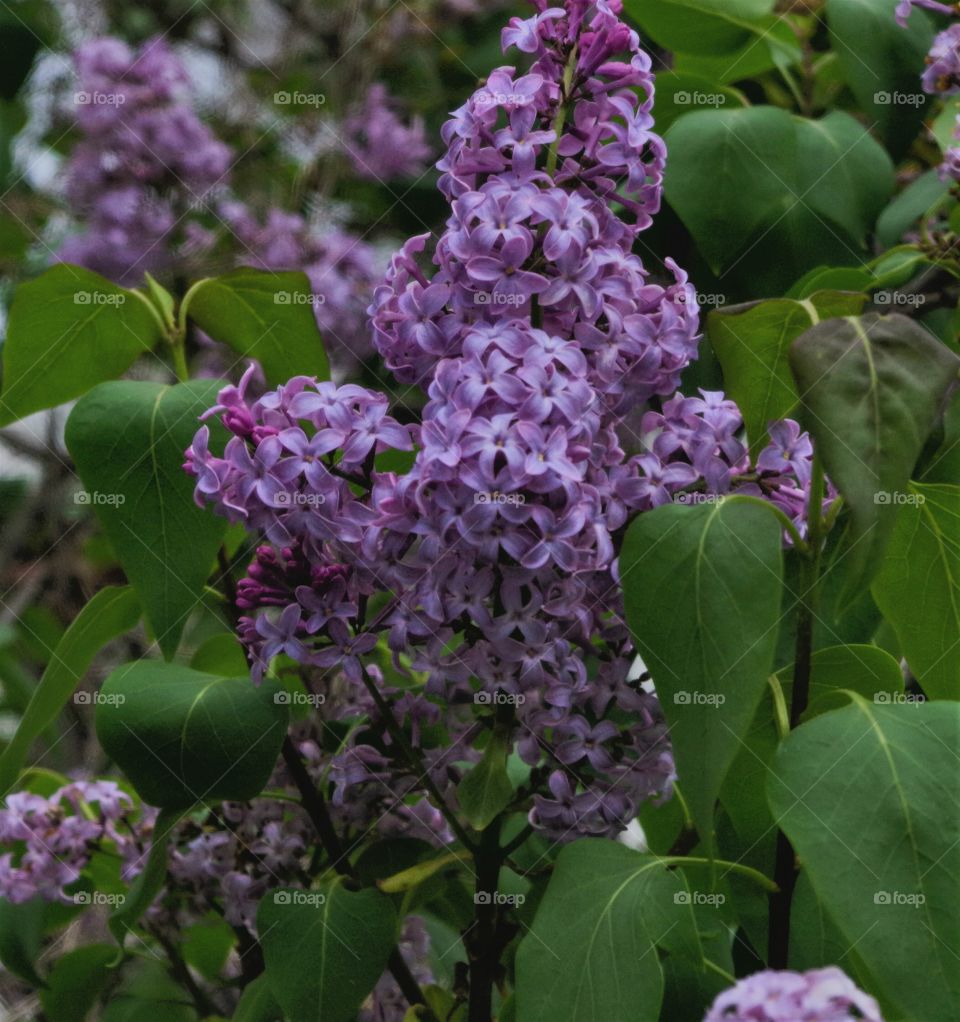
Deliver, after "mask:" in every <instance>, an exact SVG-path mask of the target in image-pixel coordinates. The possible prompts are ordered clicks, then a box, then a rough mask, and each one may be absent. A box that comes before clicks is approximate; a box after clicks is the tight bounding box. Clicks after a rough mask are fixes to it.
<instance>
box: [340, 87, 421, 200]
mask: <svg viewBox="0 0 960 1022" xmlns="http://www.w3.org/2000/svg"><path fill="white" fill-rule="evenodd" d="M401 114H402V107H401V104H400V102H399V100H397V99H395V98H394V97H393V96H391V95H390V94H389V93H388V92H387V89H386V86H384V85H381V84H380V83H379V82H378V83H375V84H373V85H371V86H370V88H369V90H368V91H367V94H366V96H365V97H364V99H363V101H362V102H361V103H360V104H359V105H358V106H357V107H356V108H355V109H353V110H352V111H351V112H350V113H349V114H348V116H347V117H346V118H345V120H344V122H343V128H342V130H343V139H342V145H343V148H344V150H345V152H346V154H347V156H348V157H349V158H350V162H351V163H352V164H353V169H354V172H355V173H356V175H357V176H358V177H362V178H365V179H367V180H370V181H380V182H384V183H385V182H388V181H393V180H395V179H397V178H405V177H415V176H418V175H420V174H422V173H423V172H424V170H425V169H426V167H427V163H428V161H429V159H430V155H431V154H430V146H429V145H428V144H427V137H426V131H425V129H424V124H423V118H422V117H420V116H415V117H412V118H410V120H409V122H407V121H404V119H403V117H402V116H401Z"/></svg>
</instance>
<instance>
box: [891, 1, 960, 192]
mask: <svg viewBox="0 0 960 1022" xmlns="http://www.w3.org/2000/svg"><path fill="white" fill-rule="evenodd" d="M914 7H922V8H924V9H926V10H928V11H934V12H935V13H937V14H947V15H952V16H953V17H957V16H960V4H956V3H954V4H944V3H938V2H936V0H901V3H900V4H899V5H898V7H897V20H898V21H899V22H900V24H901V25H902V26H903V27H906V25H907V19H908V18H909V17H910V12H911V11H912V10H913V8H914ZM922 81H923V88H924V91H925V92H928V93H930V95H932V96H955V95H957V94H958V93H960V22H955V23H954V24H952V25H949V26H948V27H947V28H945V29H944V30H943V31H942V32H941V33H939V35H938V36H937V37H936V38H935V39H934V41H933V46H931V47H930V53H929V54H928V55H927V69H926V71H924V73H923V78H922ZM953 138H954V140H955V141H956V143H957V144H956V145H953V146H950V147H949V148H948V149H947V151H946V152H945V153H944V157H943V163H942V164H941V165H940V177H941V178H942V179H943V180H944V181H958V182H960V116H958V117H957V119H956V125H955V127H954V131H953Z"/></svg>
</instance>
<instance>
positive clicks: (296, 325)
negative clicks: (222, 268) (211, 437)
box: [184, 267, 330, 384]
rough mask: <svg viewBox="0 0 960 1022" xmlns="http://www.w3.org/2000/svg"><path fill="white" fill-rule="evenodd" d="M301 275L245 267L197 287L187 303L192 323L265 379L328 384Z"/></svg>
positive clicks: (307, 290)
mask: <svg viewBox="0 0 960 1022" xmlns="http://www.w3.org/2000/svg"><path fill="white" fill-rule="evenodd" d="M314 301H315V296H314V295H313V293H312V291H311V289H310V284H309V281H308V280H307V278H306V276H305V275H304V274H303V273H276V272H272V271H271V272H268V271H265V270H254V269H251V268H250V267H244V268H242V269H239V270H234V271H233V272H231V273H227V274H225V275H224V276H222V277H212V278H209V279H208V280H203V281H200V282H198V283H197V284H195V285H194V286H193V287H192V288H191V289H190V291H189V292H188V294H187V296H186V297H185V298H184V309H185V310H186V314H187V315H188V316H189V318H190V319H192V320H193V322H194V323H196V324H197V326H199V327H200V329H201V330H203V331H205V332H206V333H208V334H209V335H210V336H211V337H212V338H213V339H214V340H216V341H220V342H221V344H227V345H229V346H230V347H231V348H233V350H234V351H235V352H237V354H238V355H239V356H240V358H241V359H244V358H255V359H257V361H258V362H259V363H260V364H261V365H262V366H263V371H264V373H265V374H266V377H267V379H268V380H269V381H270V382H271V383H274V384H277V383H285V382H286V381H287V380H289V379H290V377H291V376H300V375H304V376H316V377H317V378H318V379H322V380H325V379H328V378H329V375H330V369H329V366H328V365H327V355H326V352H325V351H324V348H323V341H322V340H321V338H320V332H319V330H318V329H317V321H316V319H315V318H314V314H313V308H314V306H313V303H314Z"/></svg>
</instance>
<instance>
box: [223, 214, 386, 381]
mask: <svg viewBox="0 0 960 1022" xmlns="http://www.w3.org/2000/svg"><path fill="white" fill-rule="evenodd" d="M220 215H221V216H222V217H223V220H224V221H225V222H226V223H227V224H228V225H229V227H230V228H231V230H232V231H233V232H234V234H235V235H236V238H237V240H238V241H239V243H240V248H241V254H240V258H241V261H242V262H243V263H244V265H248V266H256V267H258V268H261V269H264V270H302V271H303V272H304V273H306V275H307V278H308V279H309V281H310V286H311V288H312V290H313V299H314V300H313V311H314V315H315V317H316V320H317V326H318V327H319V328H320V332H321V333H322V334H323V339H324V343H325V346H326V349H327V352H328V354H329V356H330V359H331V362H332V364H333V367H334V370H335V372H336V374H337V375H338V376H343V375H346V374H347V373H348V372H349V371H350V370H351V369H353V368H355V366H356V364H357V363H358V362H364V361H366V360H367V359H368V358H369V357H370V356H371V355H372V354H373V344H372V340H371V336H370V330H369V327H368V325H367V322H366V317H365V315H364V312H365V310H366V307H367V304H368V302H369V300H370V293H371V292H372V290H373V288H374V287H375V285H376V283H377V282H378V281H379V280H380V279H381V277H382V275H383V270H384V263H385V259H382V258H381V256H380V254H379V252H378V251H377V249H376V248H374V246H373V245H370V244H369V243H368V242H365V241H364V240H363V239H362V238H358V237H355V236H354V235H352V234H350V233H349V232H348V231H346V230H342V229H339V228H335V227H328V228H321V227H319V226H318V225H316V224H313V223H310V222H309V221H308V220H307V219H306V218H304V217H302V216H300V215H299V214H297V213H288V212H285V211H284V210H280V209H272V210H270V211H269V212H268V213H267V215H266V217H265V218H264V220H263V222H262V223H260V222H258V220H257V218H256V217H255V216H254V215H253V213H251V211H250V210H249V208H248V207H247V206H245V205H244V204H243V203H240V202H227V203H223V204H222V205H221V207H220Z"/></svg>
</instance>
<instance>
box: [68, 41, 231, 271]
mask: <svg viewBox="0 0 960 1022" xmlns="http://www.w3.org/2000/svg"><path fill="white" fill-rule="evenodd" d="M75 62H76V68H77V76H78V84H79V91H78V92H77V93H76V94H75V97H74V103H75V113H76V118H77V123H78V125H79V127H80V129H81V131H82V132H83V137H82V138H81V140H80V141H79V142H78V143H77V145H76V146H75V147H74V149H73V152H72V154H71V157H70V160H69V163H68V166H67V184H66V194H67V199H68V201H69V202H70V205H71V208H72V210H73V212H74V214H75V215H76V216H77V218H78V219H79V220H81V221H82V222H83V223H84V224H85V230H84V231H83V232H82V233H79V234H77V235H74V236H72V237H70V238H68V239H67V240H66V242H65V243H64V245H63V247H62V248H61V250H60V252H59V253H58V259H60V260H61V261H63V262H71V263H76V264H78V265H80V266H85V267H87V268H88V269H91V270H95V271H97V272H99V273H102V274H103V275H104V276H106V277H109V278H110V279H112V280H115V281H117V282H119V283H134V284H136V283H139V282H140V281H141V279H142V278H143V274H144V272H146V271H149V272H152V273H156V272H160V271H162V270H164V269H166V268H167V267H168V266H169V265H170V264H171V262H172V260H173V259H174V258H175V256H176V254H177V250H178V246H180V245H182V246H184V248H185V249H186V248H190V247H195V246H196V244H197V242H198V240H199V238H200V234H198V231H197V227H199V225H196V226H195V227H194V228H193V229H192V230H190V229H188V223H189V222H188V221H186V222H185V217H186V215H187V214H189V212H190V211H191V209H192V208H193V207H194V206H196V205H198V204H200V203H202V202H204V201H205V200H206V199H207V198H208V196H209V195H210V194H211V192H213V191H214V190H215V189H216V188H217V187H218V186H220V185H222V184H223V183H224V182H225V179H226V176H227V173H228V170H229V164H230V158H231V153H230V149H229V148H228V147H227V146H225V145H224V144H223V143H222V142H220V141H218V140H217V139H216V138H215V137H214V136H213V134H212V133H211V132H210V130H209V129H208V128H207V127H206V126H205V125H204V124H202V123H201V121H200V120H199V119H198V118H197V116H196V114H195V113H194V112H193V110H192V108H191V106H190V105H189V103H188V101H187V93H188V87H189V83H188V80H187V76H186V72H185V71H184V69H183V66H182V65H181V63H180V62H179V60H178V59H177V58H176V57H175V56H174V54H173V53H172V52H171V51H170V50H169V48H168V47H167V45H166V44H165V43H164V42H163V41H162V40H161V39H151V40H149V41H147V42H145V43H144V44H143V45H142V46H141V47H140V48H139V49H138V50H136V51H134V50H131V49H130V48H129V47H128V46H127V44H126V43H124V42H121V41H120V40H119V39H112V38H104V39H95V40H92V41H91V42H88V43H84V44H83V45H82V46H81V47H80V48H79V49H78V50H77V52H76V58H75Z"/></svg>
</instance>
